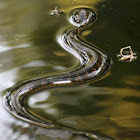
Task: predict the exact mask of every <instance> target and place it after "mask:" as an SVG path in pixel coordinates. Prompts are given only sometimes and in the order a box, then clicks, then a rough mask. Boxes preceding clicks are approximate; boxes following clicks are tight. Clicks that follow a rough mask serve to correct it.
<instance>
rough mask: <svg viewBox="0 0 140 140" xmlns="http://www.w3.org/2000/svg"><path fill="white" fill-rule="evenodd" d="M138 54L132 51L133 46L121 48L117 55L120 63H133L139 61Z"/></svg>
mask: <svg viewBox="0 0 140 140" xmlns="http://www.w3.org/2000/svg"><path fill="white" fill-rule="evenodd" d="M136 55H137V53H136V52H133V51H132V48H131V46H127V47H124V48H121V50H120V53H119V54H117V57H118V58H119V61H122V62H131V61H134V60H136V59H137V56H136Z"/></svg>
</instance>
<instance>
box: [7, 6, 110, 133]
mask: <svg viewBox="0 0 140 140" xmlns="http://www.w3.org/2000/svg"><path fill="white" fill-rule="evenodd" d="M95 19H96V15H95V13H94V12H93V10H92V9H89V8H77V9H74V10H73V11H72V12H71V14H70V20H69V21H70V22H71V23H72V24H73V25H75V26H77V28H70V29H67V30H66V31H65V32H64V33H63V35H62V36H61V42H62V44H63V45H62V46H63V48H64V49H66V50H67V51H69V52H70V53H72V54H73V55H74V56H75V57H77V58H78V59H79V60H80V62H81V64H80V66H79V67H78V68H77V69H75V70H73V71H70V72H68V73H65V74H62V75H56V76H52V77H43V78H38V79H33V80H29V81H24V82H22V83H20V84H17V85H15V86H13V87H12V88H11V89H10V91H8V92H7V94H6V95H5V97H4V104H5V107H6V108H7V110H8V111H9V112H10V113H11V114H13V115H14V116H16V117H18V118H20V119H22V120H25V121H27V122H30V123H33V124H35V125H39V126H43V127H47V128H48V127H49V128H54V127H61V126H59V125H57V124H55V123H53V122H51V121H49V120H43V119H41V118H39V117H38V116H36V115H34V114H32V113H31V112H29V111H28V110H26V108H25V107H24V104H25V103H26V100H27V98H28V97H29V96H30V95H31V94H33V93H36V92H38V91H41V90H45V89H50V88H54V87H63V86H69V85H75V84H82V83H84V82H87V81H91V80H93V81H94V80H96V79H98V78H100V77H102V76H103V75H105V73H107V71H108V70H109V68H110V66H111V61H110V58H109V57H108V55H107V54H105V53H104V52H103V51H102V50H100V49H99V48H96V47H94V46H91V45H89V44H87V43H85V42H84V41H83V40H82V39H81V38H80V33H81V32H82V31H83V30H84V29H85V28H87V27H89V26H91V25H92V24H93V23H94V21H95ZM81 133H84V132H81Z"/></svg>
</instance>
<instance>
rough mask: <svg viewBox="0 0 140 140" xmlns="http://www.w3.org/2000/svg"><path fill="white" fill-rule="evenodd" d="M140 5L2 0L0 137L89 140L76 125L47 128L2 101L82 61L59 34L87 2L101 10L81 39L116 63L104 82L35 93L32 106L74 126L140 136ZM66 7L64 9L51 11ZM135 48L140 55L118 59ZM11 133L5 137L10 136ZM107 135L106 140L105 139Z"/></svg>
mask: <svg viewBox="0 0 140 140" xmlns="http://www.w3.org/2000/svg"><path fill="white" fill-rule="evenodd" d="M139 4H140V2H139V1H137V0H134V1H130V0H129V1H127V3H126V2H122V1H120V0H118V1H108V0H104V1H101V0H96V1H93V2H91V1H89V0H87V1H85V2H84V1H82V0H77V1H70V0H67V1H59V2H58V1H57V0H55V1H52V2H49V3H48V2H47V1H27V0H26V1H24V2H23V1H19V0H12V1H10V0H9V1H8V0H7V1H5V0H1V1H0V10H1V13H0V83H1V84H0V92H1V94H0V104H1V105H0V112H1V116H0V124H1V125H0V136H1V139H2V140H7V139H9V137H10V138H11V140H15V139H22V140H25V139H26V140H28V139H29V140H32V139H33V140H38V139H39V140H45V139H47V140H54V139H60V140H70V139H72V140H74V139H76V140H78V139H80V140H87V139H89V138H87V137H86V136H85V135H79V134H74V133H72V132H71V131H69V130H61V129H51V130H50V129H45V128H41V127H37V126H34V125H31V124H28V123H26V122H23V121H21V120H19V119H16V118H14V117H13V116H11V115H10V114H9V113H8V112H7V111H6V110H5V108H4V107H3V105H2V97H3V95H4V94H5V90H7V89H8V88H9V87H11V86H12V85H14V84H15V83H16V82H18V81H23V80H28V79H31V78H35V77H40V76H47V75H52V74H58V73H63V72H66V71H68V70H72V69H73V68H75V67H76V66H78V64H79V61H78V60H77V59H75V58H74V57H73V56H72V55H71V54H69V53H68V52H66V51H65V50H63V49H62V48H61V47H60V45H59V44H58V43H57V39H56V36H57V35H58V34H60V33H61V32H62V31H64V30H65V29H67V28H68V27H71V26H72V25H71V24H70V23H69V21H68V15H69V12H70V11H71V10H72V9H74V8H78V7H81V6H84V7H89V8H92V9H94V10H95V12H96V13H97V21H96V22H95V23H94V25H93V26H92V27H90V28H88V29H87V30H85V31H84V32H83V33H82V38H84V39H85V40H87V41H88V42H90V43H91V44H95V45H96V46H98V47H100V48H102V49H103V50H105V51H106V52H107V53H108V54H109V56H110V57H111V58H112V60H113V65H112V68H111V71H110V72H109V73H108V75H106V77H104V78H103V79H101V80H99V81H96V82H94V83H90V84H85V85H81V86H80V87H71V88H59V89H51V90H47V91H43V92H41V93H40V94H35V95H32V96H31V97H30V98H29V99H28V101H27V108H28V109H29V110H30V111H33V112H34V113H35V114H36V115H38V116H40V117H42V118H44V119H46V118H47V119H49V120H51V121H53V122H55V123H57V124H60V125H61V126H66V127H68V128H72V129H77V130H84V131H93V132H96V133H97V132H98V133H101V134H105V135H107V136H110V137H112V138H114V139H120V140H125V139H126V140H131V139H133V140H139V139H140V135H139V133H140V127H139V126H140V117H139V116H140V109H139V108H140V104H139V103H140V76H139V71H140V67H139V52H140V50H139V37H140V34H139V30H140V28H139V22H140V21H139V19H140V18H139ZM56 6H59V8H58V9H60V10H62V11H63V12H64V14H62V15H58V16H51V15H50V13H51V11H52V10H54V9H55V7H56ZM128 45H131V47H132V49H133V50H134V51H135V52H137V54H138V58H137V59H136V60H135V61H133V62H130V63H125V62H124V63H122V62H119V61H118V58H117V56H116V55H117V53H118V52H119V51H120V49H121V48H122V47H125V46H128ZM5 131H6V134H5ZM100 139H101V138H100Z"/></svg>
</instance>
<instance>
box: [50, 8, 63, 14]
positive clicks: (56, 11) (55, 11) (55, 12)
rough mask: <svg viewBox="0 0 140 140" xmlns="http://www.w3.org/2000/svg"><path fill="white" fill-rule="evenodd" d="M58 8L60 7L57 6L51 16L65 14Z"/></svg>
mask: <svg viewBox="0 0 140 140" xmlns="http://www.w3.org/2000/svg"><path fill="white" fill-rule="evenodd" d="M58 7H59V6H55V9H54V10H53V11H52V12H51V15H52V16H53V15H56V16H57V15H61V14H63V11H61V10H58Z"/></svg>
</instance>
